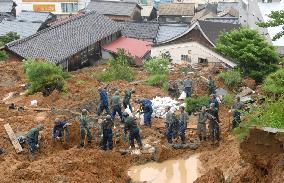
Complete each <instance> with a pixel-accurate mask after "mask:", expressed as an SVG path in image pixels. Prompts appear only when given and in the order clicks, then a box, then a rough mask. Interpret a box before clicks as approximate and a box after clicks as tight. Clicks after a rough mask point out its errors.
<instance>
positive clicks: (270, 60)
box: [216, 27, 280, 82]
mask: <svg viewBox="0 0 284 183" xmlns="http://www.w3.org/2000/svg"><path fill="white" fill-rule="evenodd" d="M216 50H217V51H218V52H220V53H222V54H223V55H225V56H227V57H229V58H231V59H232V60H233V61H234V62H235V63H236V64H237V65H238V67H239V68H240V72H241V73H242V75H244V76H249V77H251V78H253V79H254V80H255V81H256V82H261V81H262V80H263V78H264V77H265V76H266V75H268V74H270V73H272V72H274V71H275V70H276V69H277V66H276V64H278V63H279V60H280V58H279V55H278V53H277V51H276V49H275V47H273V46H272V45H270V44H269V43H268V42H267V41H266V39H265V38H264V37H263V36H262V35H260V34H259V33H258V31H256V30H251V29H247V28H244V27H242V28H240V29H238V30H233V31H231V32H226V33H222V34H221V35H220V36H219V38H218V40H217V44H216Z"/></svg>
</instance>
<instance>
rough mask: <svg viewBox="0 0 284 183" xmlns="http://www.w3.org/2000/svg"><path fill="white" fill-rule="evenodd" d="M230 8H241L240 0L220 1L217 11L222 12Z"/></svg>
mask: <svg viewBox="0 0 284 183" xmlns="http://www.w3.org/2000/svg"><path fill="white" fill-rule="evenodd" d="M230 8H234V9H236V10H238V9H239V3H238V2H222V1H220V2H218V6H217V11H218V12H222V11H224V10H226V9H230Z"/></svg>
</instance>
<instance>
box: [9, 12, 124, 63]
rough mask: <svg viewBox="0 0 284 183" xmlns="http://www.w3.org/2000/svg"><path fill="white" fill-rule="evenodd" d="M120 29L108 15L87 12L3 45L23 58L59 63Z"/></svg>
mask: <svg viewBox="0 0 284 183" xmlns="http://www.w3.org/2000/svg"><path fill="white" fill-rule="evenodd" d="M120 29H121V28H120V25H119V24H117V23H115V22H114V21H112V20H110V19H108V18H107V17H105V16H103V15H100V14H99V13H97V12H89V13H86V14H84V15H81V16H79V17H74V18H72V19H70V20H68V21H66V22H64V23H62V24H59V25H56V26H53V27H50V28H48V29H44V30H42V31H40V32H38V33H36V34H34V35H31V36H29V37H27V38H24V39H20V40H18V41H14V42H12V43H9V44H7V45H6V49H8V50H10V51H12V52H14V53H16V54H17V55H19V56H21V57H23V58H34V59H36V58H39V59H44V60H46V61H48V62H51V63H55V64H60V63H61V62H62V61H63V60H64V59H67V58H69V57H70V56H72V55H74V54H76V53H78V52H79V51H81V50H83V49H85V48H86V47H87V46H90V45H92V44H94V43H96V42H98V41H100V40H102V39H103V38H105V37H107V36H109V35H111V34H113V33H115V32H118V31H120Z"/></svg>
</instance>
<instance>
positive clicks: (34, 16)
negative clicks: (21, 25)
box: [16, 11, 53, 22]
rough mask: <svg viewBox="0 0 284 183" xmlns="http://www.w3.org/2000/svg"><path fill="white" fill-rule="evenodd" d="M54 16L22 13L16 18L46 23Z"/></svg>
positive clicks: (33, 12) (32, 12) (39, 13)
mask: <svg viewBox="0 0 284 183" xmlns="http://www.w3.org/2000/svg"><path fill="white" fill-rule="evenodd" d="M52 16H53V15H52V14H51V13H49V12H35V11H22V12H21V13H20V14H19V15H17V17H16V18H17V19H18V20H25V21H29V22H45V21H46V20H48V19H49V18H51V17H52Z"/></svg>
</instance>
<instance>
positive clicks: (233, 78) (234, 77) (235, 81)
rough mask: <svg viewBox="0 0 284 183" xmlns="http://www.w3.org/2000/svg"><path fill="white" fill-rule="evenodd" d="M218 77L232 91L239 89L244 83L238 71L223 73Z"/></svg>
mask: <svg viewBox="0 0 284 183" xmlns="http://www.w3.org/2000/svg"><path fill="white" fill-rule="evenodd" d="M218 77H219V78H220V79H221V80H222V81H223V82H224V84H225V85H226V86H228V87H229V88H231V89H235V88H237V87H238V86H239V85H240V84H241V82H242V76H241V74H240V72H239V71H237V70H229V71H226V72H221V73H220V74H219V75H218Z"/></svg>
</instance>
